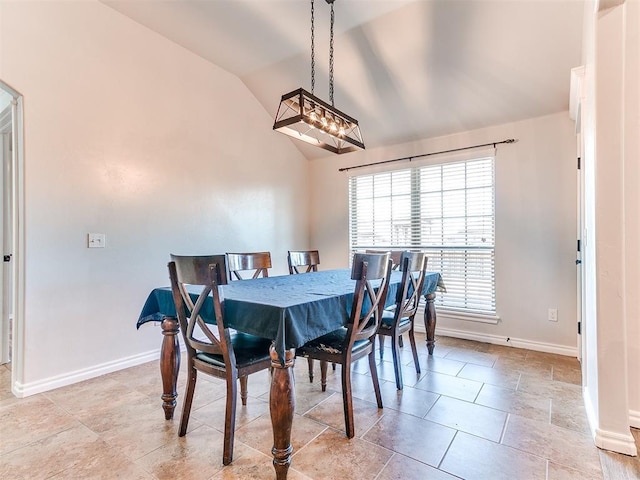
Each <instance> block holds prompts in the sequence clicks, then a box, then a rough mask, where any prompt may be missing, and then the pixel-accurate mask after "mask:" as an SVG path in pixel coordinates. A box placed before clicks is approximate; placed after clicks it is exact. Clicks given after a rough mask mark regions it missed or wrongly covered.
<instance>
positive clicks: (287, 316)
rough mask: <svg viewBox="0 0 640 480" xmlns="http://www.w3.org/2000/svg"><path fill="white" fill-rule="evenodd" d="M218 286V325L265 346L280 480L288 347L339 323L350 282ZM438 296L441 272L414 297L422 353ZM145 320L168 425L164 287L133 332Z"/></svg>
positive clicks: (289, 417) (169, 323) (391, 297)
mask: <svg viewBox="0 0 640 480" xmlns="http://www.w3.org/2000/svg"><path fill="white" fill-rule="evenodd" d="M401 279H402V272H399V271H393V272H391V276H390V279H389V290H388V293H387V299H386V304H385V306H390V305H392V304H393V303H395V298H396V294H397V291H398V289H399V287H400V283H401ZM374 286H375V283H374ZM220 288H221V290H222V292H221V293H222V299H223V301H224V307H223V308H224V318H225V323H226V324H227V325H228V326H229V327H230V328H233V329H235V330H237V331H240V332H244V333H249V334H251V335H256V336H259V337H263V338H268V339H270V340H272V343H271V348H270V355H271V364H272V367H273V368H272V375H271V389H270V395H269V408H270V414H271V422H272V426H273V436H274V446H273V449H272V454H273V465H274V468H275V471H276V478H277V480H284V479H286V478H287V472H288V469H289V465H290V463H291V455H292V453H293V449H292V447H291V428H292V423H293V414H294V409H295V388H294V385H295V384H294V378H293V368H292V367H293V365H294V361H295V349H296V348H298V347H301V346H302V345H304V344H305V343H306V342H308V341H310V340H313V339H315V338H318V337H320V336H322V335H325V334H327V333H330V332H332V331H334V330H337V329H338V328H341V327H342V326H343V325H345V323H346V322H347V320H348V318H349V312H350V307H351V302H352V300H353V296H354V289H355V280H352V279H351V270H350V269H337V270H323V271H318V272H310V273H303V274H298V275H281V276H270V277H266V278H256V279H250V280H239V281H232V282H230V283H228V284H226V285H222V286H220ZM437 291H446V290H445V287H444V283H443V280H442V277H441V275H440V273H438V272H427V274H426V275H425V280H424V284H423V288H422V292H421V295H423V296H424V297H425V301H426V304H425V308H424V322H425V329H426V333H427V349H428V352H429V354H433V348H434V346H435V327H436V311H435V306H434V300H435V297H436V292H437ZM194 295H196V292H195V291H194ZM203 310H204V312H205V313H203V314H202V315H203V319H204V321H205V322H210V323H215V316H214V314H213V311H212V308H206V306H205V308H204V309H203ZM207 312H209V313H207ZM148 322H160V323H161V327H162V334H163V340H162V346H161V350H160V372H161V377H162V385H163V393H162V401H163V403H162V407H163V409H164V414H165V419H167V420H170V419H172V418H173V413H174V410H175V406H176V403H177V402H176V399H177V396H178V394H177V391H176V386H177V380H178V371H179V368H180V346H179V342H178V333H179V331H180V329H179V325H178V320H177V318H176V310H175V305H174V303H173V295H172V292H171V288H170V287H168V286H165V287H158V288H154V289H153V290H152V291H151V292H150V294H149V295H148V297H147V300H146V302H145V304H144V306H143V308H142V311H141V313H140V316H139V318H138V321H137V328H140V327H141V326H143V325H144V324H146V323H148Z"/></svg>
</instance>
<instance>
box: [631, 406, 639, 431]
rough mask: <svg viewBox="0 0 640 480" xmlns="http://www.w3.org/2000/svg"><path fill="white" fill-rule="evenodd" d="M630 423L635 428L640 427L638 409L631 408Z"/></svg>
mask: <svg viewBox="0 0 640 480" xmlns="http://www.w3.org/2000/svg"><path fill="white" fill-rule="evenodd" d="M629 425H630V426H632V427H633V428H640V412H639V411H638V410H629Z"/></svg>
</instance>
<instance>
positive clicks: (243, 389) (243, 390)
mask: <svg viewBox="0 0 640 480" xmlns="http://www.w3.org/2000/svg"><path fill="white" fill-rule="evenodd" d="M247 380H249V376H248V375H245V376H244V377H240V400H242V405H246V404H247V397H248V396H249V390H248V389H247Z"/></svg>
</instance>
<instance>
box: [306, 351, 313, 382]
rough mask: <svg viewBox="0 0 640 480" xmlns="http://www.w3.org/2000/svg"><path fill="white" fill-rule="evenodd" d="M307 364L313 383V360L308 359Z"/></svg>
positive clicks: (310, 379)
mask: <svg viewBox="0 0 640 480" xmlns="http://www.w3.org/2000/svg"><path fill="white" fill-rule="evenodd" d="M307 363H308V364H309V383H313V358H311V357H308V358H307Z"/></svg>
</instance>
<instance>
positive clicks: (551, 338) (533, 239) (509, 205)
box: [311, 72, 577, 354]
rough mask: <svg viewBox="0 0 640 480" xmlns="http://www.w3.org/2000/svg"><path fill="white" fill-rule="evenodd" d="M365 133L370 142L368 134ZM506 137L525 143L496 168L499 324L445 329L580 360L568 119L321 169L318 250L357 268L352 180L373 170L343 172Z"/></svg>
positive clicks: (316, 177)
mask: <svg viewBox="0 0 640 480" xmlns="http://www.w3.org/2000/svg"><path fill="white" fill-rule="evenodd" d="M567 81H569V72H567ZM363 129H365V131H364V133H365V138H366V126H363ZM506 138H516V139H517V140H518V142H517V143H514V144H511V145H500V146H498V149H497V155H496V163H495V165H496V167H495V168H496V297H497V310H498V314H499V316H500V317H501V319H500V322H499V323H498V324H497V325H489V324H482V323H476V322H469V321H462V320H453V319H448V318H444V317H440V318H439V319H438V327H439V328H438V329H439V330H440V331H444V330H447V332H448V333H449V334H456V335H464V336H467V337H469V338H478V339H481V340H485V341H491V342H494V343H504V342H506V339H507V338H510V339H511V340H510V343H511V344H514V345H518V346H526V347H528V348H534V349H539V350H545V351H555V352H559V353H564V354H575V352H576V328H577V325H576V323H577V318H576V315H577V312H576V303H577V300H576V266H575V258H576V218H577V213H576V212H577V207H576V188H577V187H576V141H575V127H574V124H573V122H571V121H570V120H569V115H568V112H560V113H557V114H554V115H549V116H545V117H540V118H534V119H530V120H525V121H521V122H516V123H512V124H507V125H501V126H496V127H492V128H486V129H482V130H476V131H470V132H465V133H461V134H457V135H451V136H448V137H441V138H435V139H427V140H423V141H420V142H415V143H408V144H403V145H397V146H393V147H387V148H379V149H375V150H365V151H363V152H358V153H352V154H348V155H346V156H338V157H336V156H331V157H327V158H323V159H319V160H314V161H312V162H311V172H312V173H311V177H312V178H313V183H312V192H313V194H312V201H311V211H312V215H311V218H312V222H311V224H312V231H311V245H313V247H314V248H318V249H320V251H321V252H322V263H323V266H325V267H337V266H341V265H344V264H345V263H346V262H347V260H348V252H349V238H348V231H347V226H348V210H347V194H348V193H347V182H348V176H349V174H353V175H357V174H361V173H364V171H363V170H351V171H349V172H343V173H340V172H338V168H341V167H347V166H352V165H358V164H362V163H370V162H376V161H382V160H388V159H392V158H400V157H405V156H409V155H418V154H421V153H427V152H433V151H440V150H446V149H453V148H459V147H464V146H467V145H475V144H483V143H488V142H494V141H500V140H504V139H506ZM433 161H434V162H435V161H438V160H433ZM446 280H447V279H446V278H444V282H445V284H446ZM548 308H557V309H558V322H557V323H554V322H549V321H548V320H547V313H548ZM436 348H437V346H436Z"/></svg>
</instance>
